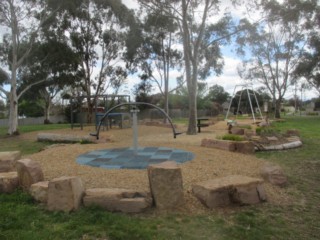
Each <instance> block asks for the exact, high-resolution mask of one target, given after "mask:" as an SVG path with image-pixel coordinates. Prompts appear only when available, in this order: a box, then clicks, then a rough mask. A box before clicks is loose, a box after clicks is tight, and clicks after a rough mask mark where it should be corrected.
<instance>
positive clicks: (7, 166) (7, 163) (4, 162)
mask: <svg viewBox="0 0 320 240" xmlns="http://www.w3.org/2000/svg"><path fill="white" fill-rule="evenodd" d="M20 158H21V152H20V151H12V152H0V172H11V171H14V170H15V165H16V161H17V160H18V159H20Z"/></svg>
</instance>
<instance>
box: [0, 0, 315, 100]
mask: <svg viewBox="0 0 320 240" xmlns="http://www.w3.org/2000/svg"><path fill="white" fill-rule="evenodd" d="M122 2H123V3H124V4H126V5H127V6H128V7H129V8H132V9H137V8H138V4H137V2H136V1H135V0H122ZM225 8H229V10H230V11H232V15H233V16H236V17H238V18H239V19H240V18H241V17H242V16H243V12H244V8H243V7H242V8H238V9H234V8H233V7H232V6H231V4H230V3H229V0H224V1H222V5H221V7H220V9H221V10H222V9H225ZM251 17H252V18H253V19H254V18H255V16H251ZM3 32H4V31H3V28H1V27H0V35H2V34H1V33H3ZM0 41H1V40H0ZM232 49H233V47H232V46H225V47H223V48H222V53H223V58H224V63H225V64H224V68H223V73H222V74H221V75H220V76H211V77H209V78H208V79H207V80H206V81H207V83H208V86H209V87H210V86H213V85H215V84H218V85H221V86H223V87H224V89H225V90H226V91H227V92H229V93H230V94H232V93H233V91H234V88H235V86H236V85H239V84H244V82H243V80H242V79H241V78H240V77H239V75H238V73H237V66H238V65H239V64H241V59H240V58H239V57H238V56H237V55H236V54H234V53H233V52H232ZM170 76H171V77H172V81H171V83H170V87H171V88H174V87H175V85H176V81H175V77H176V76H179V72H177V71H176V70H175V71H172V72H171V74H170ZM138 82H139V78H138V77H137V76H129V77H128V84H127V86H125V87H124V88H122V90H121V91H122V92H120V93H123V94H127V93H128V92H131V90H132V88H133V86H134V84H136V83H138ZM258 87H259V86H258V85H257V84H255V85H254V88H255V89H256V88H258ZM7 89H9V88H7ZM155 89H156V88H155ZM293 95H294V92H293V90H288V92H287V94H286V96H285V97H286V98H291V97H293ZM315 96H316V94H315V92H314V91H312V90H311V91H309V92H308V93H307V94H305V95H304V96H303V100H305V99H309V98H312V97H315Z"/></svg>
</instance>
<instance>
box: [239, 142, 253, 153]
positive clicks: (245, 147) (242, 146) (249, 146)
mask: <svg viewBox="0 0 320 240" xmlns="http://www.w3.org/2000/svg"><path fill="white" fill-rule="evenodd" d="M235 144H236V150H235V151H236V152H239V153H244V154H252V153H254V152H255V149H254V144H253V143H252V142H249V141H238V142H236V143H235Z"/></svg>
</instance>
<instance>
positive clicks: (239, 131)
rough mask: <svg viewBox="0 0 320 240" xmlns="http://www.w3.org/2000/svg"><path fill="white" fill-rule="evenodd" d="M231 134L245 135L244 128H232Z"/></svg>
mask: <svg viewBox="0 0 320 240" xmlns="http://www.w3.org/2000/svg"><path fill="white" fill-rule="evenodd" d="M231 134H235V135H244V129H243V128H238V127H235V128H231Z"/></svg>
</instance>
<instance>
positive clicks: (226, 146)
mask: <svg viewBox="0 0 320 240" xmlns="http://www.w3.org/2000/svg"><path fill="white" fill-rule="evenodd" d="M201 146H202V147H208V148H217V149H222V150H227V151H230V152H234V151H236V142H235V141H227V140H218V139H207V138H205V139H202V141H201Z"/></svg>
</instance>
